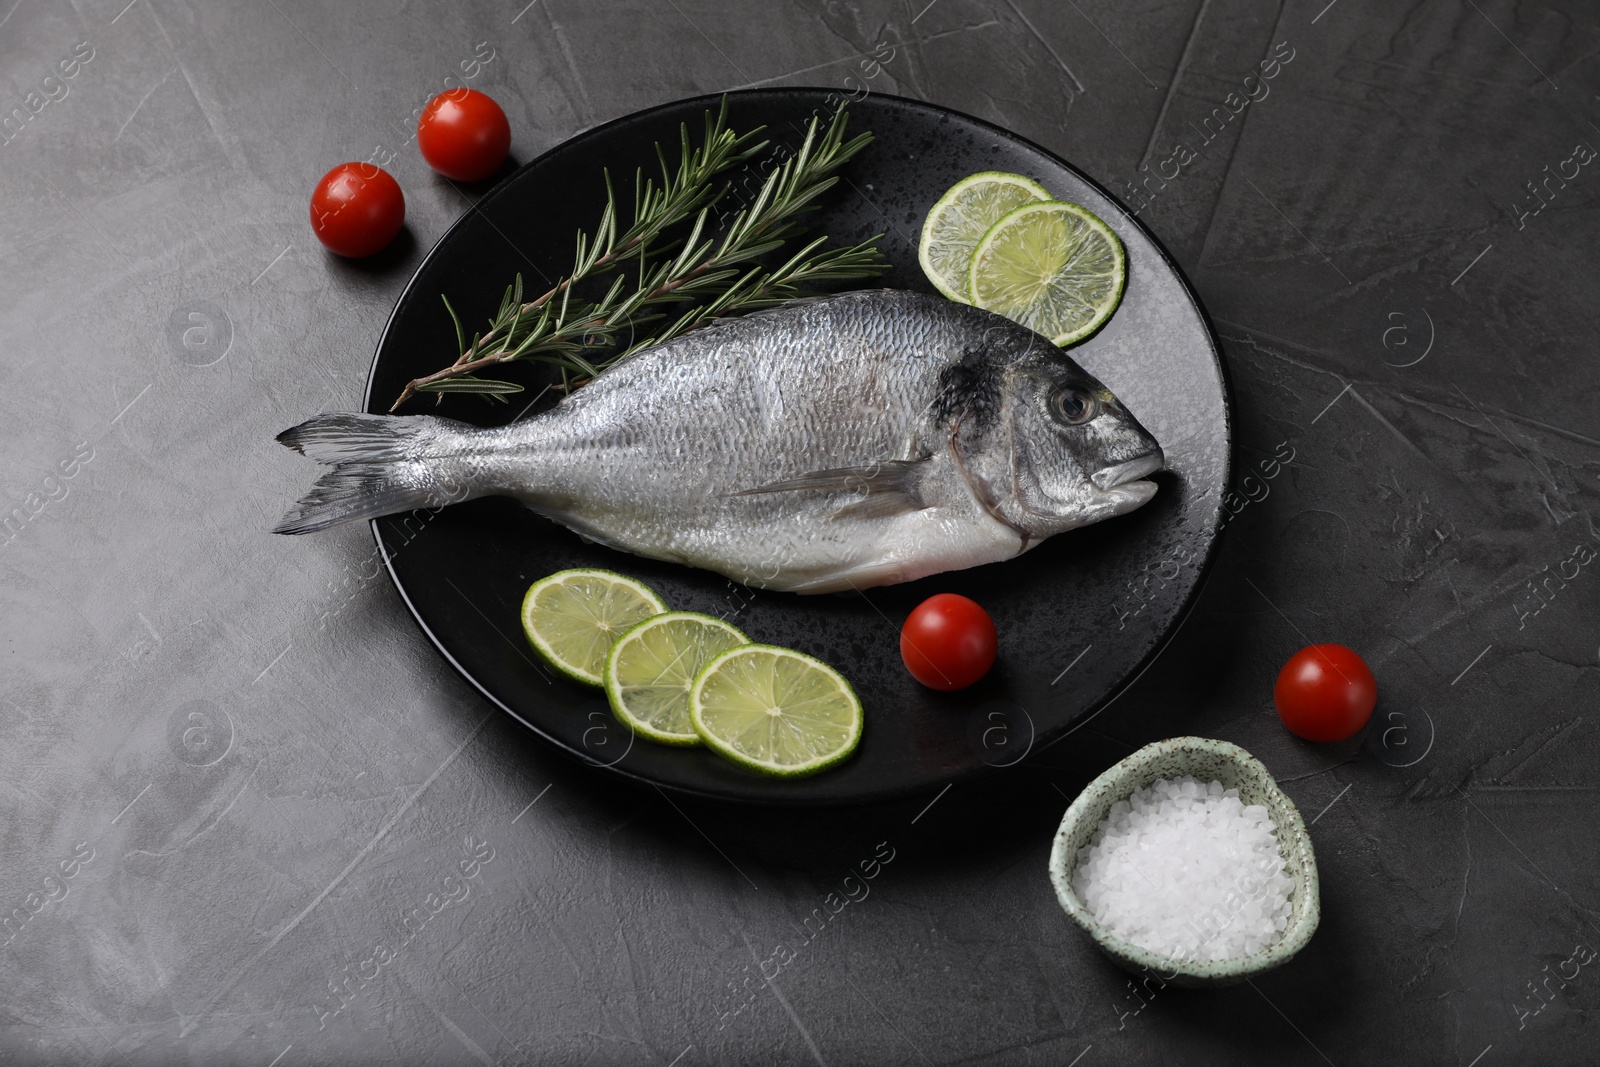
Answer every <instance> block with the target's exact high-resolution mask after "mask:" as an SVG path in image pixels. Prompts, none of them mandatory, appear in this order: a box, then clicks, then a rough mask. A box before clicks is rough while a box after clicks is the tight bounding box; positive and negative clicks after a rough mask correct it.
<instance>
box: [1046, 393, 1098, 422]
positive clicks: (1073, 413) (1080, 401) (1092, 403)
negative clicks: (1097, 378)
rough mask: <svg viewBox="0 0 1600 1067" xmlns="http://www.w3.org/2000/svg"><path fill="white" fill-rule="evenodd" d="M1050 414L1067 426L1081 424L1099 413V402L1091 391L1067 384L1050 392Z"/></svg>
mask: <svg viewBox="0 0 1600 1067" xmlns="http://www.w3.org/2000/svg"><path fill="white" fill-rule="evenodd" d="M1050 414H1052V415H1054V416H1055V417H1056V419H1057V421H1059V422H1062V423H1065V424H1066V425H1068V426H1082V425H1083V424H1084V423H1086V422H1088V421H1089V420H1090V419H1092V418H1094V417H1095V416H1096V415H1098V414H1100V402H1099V401H1098V400H1096V399H1095V398H1094V396H1093V394H1091V393H1088V392H1085V391H1084V390H1082V389H1073V388H1071V387H1070V386H1067V387H1063V388H1061V389H1057V390H1056V391H1055V392H1054V393H1051V394H1050Z"/></svg>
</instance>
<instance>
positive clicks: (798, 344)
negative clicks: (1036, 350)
mask: <svg viewBox="0 0 1600 1067" xmlns="http://www.w3.org/2000/svg"><path fill="white" fill-rule="evenodd" d="M972 313H973V309H971V308H964V307H962V306H960V305H956V304H952V303H950V302H948V301H944V300H941V299H937V298H932V297H924V296H920V295H918V294H912V293H899V292H869V293H849V294H845V295H842V296H839V297H833V298H827V299H822V300H817V301H812V302H806V303H800V304H795V305H789V306H786V307H783V308H778V309H775V310H773V311H769V312H764V313H760V314H756V315H750V316H746V317H744V318H740V319H733V320H729V321H727V322H723V323H719V324H717V325H716V326H713V327H710V328H708V329H704V330H701V331H698V332H696V333H691V334H688V335H686V336H684V337H682V338H679V339H677V340H675V341H672V342H669V343H668V344H665V345H662V346H660V347H657V348H654V349H651V350H647V351H645V352H642V353H640V354H638V355H637V356H635V357H633V358H632V359H631V360H629V361H628V362H626V363H623V364H622V365H620V366H618V367H615V368H613V369H612V370H610V371H607V372H606V373H605V374H604V375H601V376H600V377H598V378H596V379H595V381H594V382H593V383H591V384H589V385H587V386H585V387H584V388H583V389H582V390H580V391H578V392H577V393H575V394H573V395H572V396H571V397H570V398H568V399H567V400H565V401H563V402H562V403H561V404H559V405H557V406H556V407H555V408H554V409H553V410H551V411H550V412H547V413H546V414H545V415H543V416H541V417H539V418H537V419H533V420H530V421H529V422H526V423H522V424H519V425H517V426H515V427H512V428H508V429H507V430H505V431H500V432H499V434H497V435H496V437H491V438H489V439H487V440H486V439H482V438H480V439H478V440H476V441H475V442H474V444H476V445H477V446H479V448H480V449H482V452H480V455H483V454H485V453H492V454H496V455H498V456H500V457H501V458H502V461H503V463H504V464H505V465H504V466H503V467H502V469H501V474H502V477H501V478H499V479H498V480H499V481H500V482H502V483H503V485H505V486H506V488H504V489H502V491H509V492H512V493H513V494H514V495H517V496H519V497H520V498H522V499H523V500H524V501H525V502H526V503H527V504H529V506H531V507H533V508H534V509H535V510H538V511H540V512H542V513H544V514H547V515H550V516H551V517H552V518H554V519H556V520H558V521H560V522H562V523H565V524H566V525H569V526H571V527H573V528H574V529H577V530H578V531H579V532H580V533H583V534H585V535H586V536H589V537H592V538H594V539H595V540H598V541H601V542H603V543H606V544H611V545H614V546H616V547H618V548H623V549H626V550H628V551H631V552H636V553H639V554H641V555H647V556H652V557H656V558H662V559H671V560H676V561H679V562H683V563H688V564H691V565H696V566H709V567H712V568H713V569H717V570H721V571H723V572H724V573H731V575H732V576H734V577H737V578H739V579H740V580H743V581H748V582H754V583H758V584H781V585H783V587H785V588H787V587H790V585H791V584H793V582H791V581H784V582H778V580H777V576H776V575H775V574H774V573H773V572H774V571H781V572H782V573H783V574H785V575H788V576H789V577H790V578H791V579H794V580H802V581H803V580H805V578H804V577H802V576H809V577H812V578H814V577H816V576H819V575H821V574H823V573H831V572H833V571H838V570H849V569H851V568H858V567H868V568H870V567H871V566H872V565H873V564H874V563H876V562H881V561H883V560H884V559H885V558H886V557H888V556H893V555H895V554H896V546H894V545H893V544H892V538H893V535H894V533H895V531H894V530H893V526H894V523H893V522H885V521H884V520H882V519H874V520H851V519H836V518H833V517H832V516H833V515H834V514H835V513H836V512H837V511H838V510H839V509H840V508H841V506H842V505H844V504H847V503H849V502H850V500H851V499H852V498H851V497H850V496H849V495H848V494H844V493H839V492H833V493H825V492H816V491H809V492H783V493H770V494H760V495H743V496H741V495H736V494H738V493H740V492H741V491H742V490H748V489H753V488H756V487H759V486H763V485H768V484H770V483H773V482H777V481H780V480H783V479H786V478H792V477H796V476H798V475H802V474H806V473H808V472H812V471H817V470H823V469H831V468H839V467H854V466H867V465H871V464H874V463H879V462H882V461H885V460H891V459H907V458H911V457H912V452H911V449H912V448H913V447H914V446H915V445H916V444H918V443H919V441H920V439H922V438H924V437H926V436H927V433H928V431H929V430H930V429H931V423H930V421H929V417H928V416H929V408H930V405H931V403H932V400H933V398H934V396H935V395H936V392H937V389H938V383H939V374H940V372H941V371H942V370H943V369H944V368H945V367H947V366H949V365H950V364H951V363H953V362H955V361H957V360H959V359H960V358H961V356H962V354H963V352H964V350H965V349H966V348H967V347H969V346H973V345H976V344H978V343H980V342H981V341H982V340H983V336H984V332H985V327H986V326H987V317H986V316H985V317H984V318H978V319H975V318H974V316H973V314H972ZM980 314H981V313H980ZM463 458H464V457H463ZM964 510H965V512H966V514H963V515H960V516H959V519H960V520H962V521H971V522H975V523H977V524H978V525H979V527H980V532H981V534H982V536H981V538H980V540H982V541H983V542H984V543H985V544H987V543H988V542H989V541H990V540H992V538H993V537H994V531H993V530H992V529H990V527H991V526H992V525H993V520H992V519H989V518H988V517H987V516H986V515H983V514H981V511H978V510H976V509H973V508H967V509H964ZM932 518H933V517H932V516H925V517H923V518H922V519H921V520H920V524H922V525H926V524H928V522H929V520H930V519H932ZM946 518H950V517H949V516H947V517H946ZM950 533H951V531H949V530H947V531H946V536H947V537H948V536H950ZM1012 540H1014V538H1013V539H1012ZM914 550H915V546H913V545H901V546H899V554H900V555H904V556H907V557H909V556H910V555H911V554H912V553H913V552H914ZM840 584H841V586H842V583H840Z"/></svg>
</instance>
